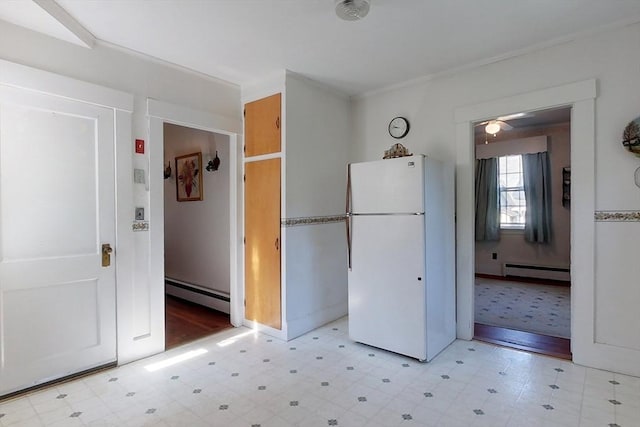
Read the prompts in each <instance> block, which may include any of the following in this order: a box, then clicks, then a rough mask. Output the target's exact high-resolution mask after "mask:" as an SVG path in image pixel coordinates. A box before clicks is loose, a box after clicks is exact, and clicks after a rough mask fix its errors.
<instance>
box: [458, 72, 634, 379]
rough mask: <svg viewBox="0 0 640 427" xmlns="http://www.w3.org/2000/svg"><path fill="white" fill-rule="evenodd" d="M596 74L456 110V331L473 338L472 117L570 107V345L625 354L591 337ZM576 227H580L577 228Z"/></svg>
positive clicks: (578, 359)
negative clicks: (591, 76) (590, 77)
mask: <svg viewBox="0 0 640 427" xmlns="http://www.w3.org/2000/svg"><path fill="white" fill-rule="evenodd" d="M596 96H597V85H596V80H595V79H590V80H584V81H580V82H576V83H570V84H566V85H563V86H558V87H554V88H547V89H542V90H538V91H533V92H528V93H524V94H519V95H514V96H510V97H505V98H501V99H496V100H491V101H487V102H483V103H479V104H476V105H471V106H466V107H461V108H458V109H456V111H455V122H456V149H457V154H456V187H457V195H456V206H457V209H456V210H457V224H456V235H457V237H456V258H457V261H456V275H457V297H456V299H457V335H458V338H461V339H467V340H470V339H472V338H473V327H474V287H473V284H474V266H475V261H474V260H475V244H474V243H475V242H474V236H475V229H474V227H475V223H474V213H475V208H474V206H475V203H474V194H473V188H474V173H473V171H474V140H473V136H474V134H473V123H474V122H478V121H482V120H486V119H489V118H491V117H498V116H501V115H504V114H508V113H512V112H514V111H534V110H541V109H547V108H556V107H566V106H570V107H571V172H572V176H573V178H574V179H573V180H572V183H573V185H572V187H573V188H572V189H571V193H572V194H571V196H572V197H571V199H572V200H571V205H572V206H571V207H572V209H571V289H572V297H571V348H572V353H573V360H574V362H575V363H579V364H583V365H588V366H595V367H604V366H609V363H607V362H605V359H606V358H607V357H611V356H612V355H613V354H614V353H615V354H616V357H615V358H616V360H617V362H619V363H623V364H625V365H628V364H629V361H626V362H623V359H624V355H622V354H620V352H618V351H616V350H614V349H612V348H611V347H609V348H608V349H605V348H602V347H604V346H603V345H601V344H597V343H596V340H595V299H594V290H595V271H594V265H595V262H594V261H595V222H594V216H593V215H594V212H595V177H594V172H595V98H596ZM576 230H580V232H579V233H578V232H576Z"/></svg>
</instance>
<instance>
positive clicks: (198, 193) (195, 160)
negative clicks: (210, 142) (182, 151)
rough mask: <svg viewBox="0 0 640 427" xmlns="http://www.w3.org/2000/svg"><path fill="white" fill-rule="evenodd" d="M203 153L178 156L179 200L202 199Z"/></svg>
mask: <svg viewBox="0 0 640 427" xmlns="http://www.w3.org/2000/svg"><path fill="white" fill-rule="evenodd" d="M201 171H202V153H193V154H186V155H184V156H180V157H176V194H177V198H178V201H179V202H190V201H193V200H202V172H201Z"/></svg>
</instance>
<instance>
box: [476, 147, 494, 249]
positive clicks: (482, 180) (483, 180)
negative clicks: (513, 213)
mask: <svg viewBox="0 0 640 427" xmlns="http://www.w3.org/2000/svg"><path fill="white" fill-rule="evenodd" d="M499 203H500V202H499V199H498V159H496V158H492V159H479V160H476V240H477V241H486V240H500V205H499Z"/></svg>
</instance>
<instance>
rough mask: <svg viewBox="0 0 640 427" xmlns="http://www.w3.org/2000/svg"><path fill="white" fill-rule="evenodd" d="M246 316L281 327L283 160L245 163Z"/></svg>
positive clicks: (271, 325)
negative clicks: (281, 179) (281, 198)
mask: <svg viewBox="0 0 640 427" xmlns="http://www.w3.org/2000/svg"><path fill="white" fill-rule="evenodd" d="M245 239H246V243H245V305H246V306H245V318H246V319H248V320H252V321H256V322H258V323H261V324H263V325H267V326H270V327H272V328H276V329H280V328H281V327H282V320H281V290H280V159H270V160H262V161H259V162H250V163H246V164H245Z"/></svg>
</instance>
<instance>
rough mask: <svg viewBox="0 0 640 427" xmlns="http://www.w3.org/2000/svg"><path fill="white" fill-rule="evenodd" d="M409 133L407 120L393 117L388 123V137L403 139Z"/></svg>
mask: <svg viewBox="0 0 640 427" xmlns="http://www.w3.org/2000/svg"><path fill="white" fill-rule="evenodd" d="M408 133H409V120H407V119H406V118H404V117H394V118H393V119H391V121H390V122H389V135H391V136H392V137H394V138H396V139H400V138H404V137H405V136H406V135H407V134H408Z"/></svg>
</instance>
